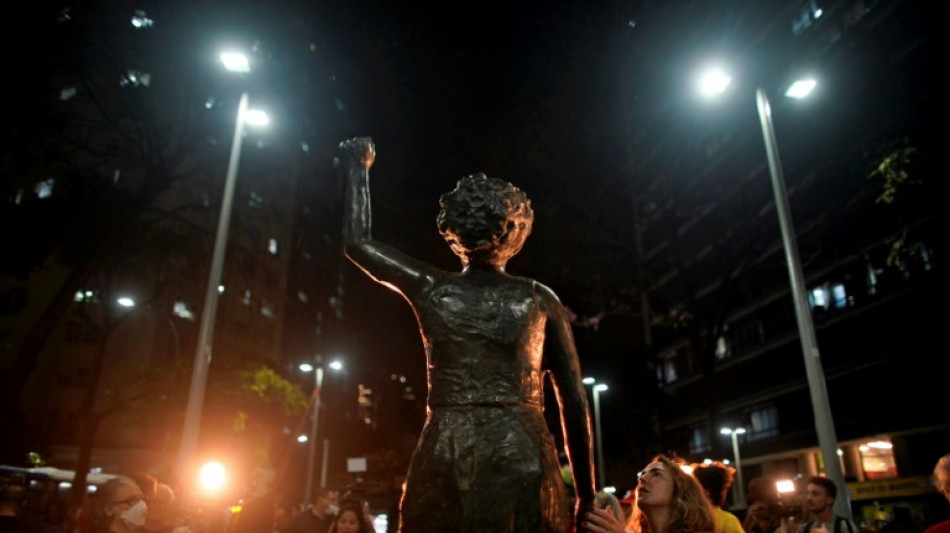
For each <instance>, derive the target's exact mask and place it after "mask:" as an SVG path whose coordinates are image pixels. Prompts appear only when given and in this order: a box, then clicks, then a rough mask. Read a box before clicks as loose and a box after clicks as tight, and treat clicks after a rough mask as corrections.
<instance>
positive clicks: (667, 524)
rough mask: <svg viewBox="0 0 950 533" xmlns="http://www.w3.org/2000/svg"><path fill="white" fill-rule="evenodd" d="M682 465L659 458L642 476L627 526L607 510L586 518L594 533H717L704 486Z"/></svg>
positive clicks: (662, 456)
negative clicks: (685, 470)
mask: <svg viewBox="0 0 950 533" xmlns="http://www.w3.org/2000/svg"><path fill="white" fill-rule="evenodd" d="M681 465H683V463H682V462H680V461H678V460H674V459H670V458H669V457H666V456H665V455H658V456H656V457H655V458H654V459H653V461H652V462H651V463H650V464H648V465H647V466H646V468H644V469H643V471H642V472H640V474H639V476H638V477H639V478H640V480H639V482H638V483H637V490H636V501H635V503H634V505H633V512H632V513H631V514H630V520H628V521H627V524H626V526H624V524H623V522H621V521H620V520H618V519H617V518H616V517H615V516H614V514H613V513H612V512H610V511H608V510H606V509H600V508H597V509H593V510H592V511H590V512H588V513H587V515H586V516H585V521H584V524H583V527H584V531H588V532H591V533H713V532H714V531H716V518H715V515H714V514H713V508H712V504H710V503H709V499H707V498H706V496H705V494H704V492H703V488H702V486H700V484H699V482H698V481H696V478H694V477H693V476H692V475H690V474H688V473H686V472H684V471H683V470H682V469H681V468H680V466H681Z"/></svg>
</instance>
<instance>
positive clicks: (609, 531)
mask: <svg viewBox="0 0 950 533" xmlns="http://www.w3.org/2000/svg"><path fill="white" fill-rule="evenodd" d="M581 527H583V528H584V529H583V530H582V531H586V532H589V533H625V530H624V527H623V522H621V521H620V520H618V519H617V517H615V516H614V514H613V513H612V512H611V511H610V510H608V509H597V508H594V509H591V510H590V511H588V512H587V513H585V514H584V520H583V522H581ZM578 533H582V532H578Z"/></svg>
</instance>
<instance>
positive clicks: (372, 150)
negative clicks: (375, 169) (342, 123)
mask: <svg viewBox="0 0 950 533" xmlns="http://www.w3.org/2000/svg"><path fill="white" fill-rule="evenodd" d="M340 153H341V154H342V155H343V159H344V161H345V162H346V164H347V165H348V166H349V165H352V164H358V165H360V166H362V167H366V168H367V169H368V168H369V167H371V166H373V162H374V161H376V145H375V144H373V138H372V137H354V138H352V139H350V140H348V141H343V142H341V143H340Z"/></svg>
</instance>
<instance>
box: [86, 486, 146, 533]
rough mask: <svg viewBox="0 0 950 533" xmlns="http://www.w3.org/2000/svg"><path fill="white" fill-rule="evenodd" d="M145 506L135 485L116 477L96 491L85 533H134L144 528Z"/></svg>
mask: <svg viewBox="0 0 950 533" xmlns="http://www.w3.org/2000/svg"><path fill="white" fill-rule="evenodd" d="M147 515H148V504H146V503H145V495H144V494H142V489H141V488H139V486H138V484H137V483H136V482H135V481H133V480H132V479H130V478H127V477H116V478H113V479H110V480H109V481H107V482H105V483H104V484H103V485H102V486H100V487H99V490H97V491H96V495H95V498H94V499H93V504H92V509H91V512H90V515H89V533H134V532H136V531H138V530H140V529H141V528H142V526H144V525H145V518H146V516H147Z"/></svg>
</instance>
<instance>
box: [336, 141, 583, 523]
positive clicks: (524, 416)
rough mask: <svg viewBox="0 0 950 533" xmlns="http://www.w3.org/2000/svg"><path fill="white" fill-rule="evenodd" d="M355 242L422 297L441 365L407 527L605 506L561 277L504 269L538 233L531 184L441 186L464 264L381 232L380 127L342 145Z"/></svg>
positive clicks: (387, 280)
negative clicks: (374, 231) (383, 237)
mask: <svg viewBox="0 0 950 533" xmlns="http://www.w3.org/2000/svg"><path fill="white" fill-rule="evenodd" d="M340 150H341V157H342V160H343V162H344V170H345V174H346V193H345V194H346V198H345V204H344V209H345V216H344V230H343V231H344V241H345V254H346V256H347V257H348V258H349V259H350V260H351V261H352V262H353V263H355V264H356V265H357V266H358V267H359V268H360V269H361V270H363V271H364V272H365V273H366V274H367V275H369V276H370V277H371V278H372V279H374V280H375V281H377V282H379V283H381V284H383V285H385V286H387V287H389V288H390V289H392V290H395V291H396V292H398V293H399V294H400V295H402V296H403V297H404V298H405V299H406V301H408V302H409V304H410V305H411V306H412V309H413V311H414V313H415V316H416V319H417V322H418V324H419V329H420V333H421V334H422V341H423V346H424V349H425V354H426V362H427V365H428V381H429V392H428V398H427V418H426V422H425V425H424V426H423V429H422V434H421V436H420V437H419V441H418V444H417V446H416V449H415V451H414V452H413V456H412V460H411V462H410V465H409V472H408V476H407V479H406V484H405V487H404V491H403V495H402V499H401V501H400V517H399V531H400V532H402V533H416V532H424V533H440V532H479V533H497V532H505V531H507V532H529V531H530V532H568V531H571V530H572V529H573V528H575V527H576V528H577V530H578V531H580V527H578V526H577V524H580V522H581V521H582V519H583V515H584V512H585V511H586V510H589V509H591V508H592V507H593V502H594V482H593V479H594V475H593V472H594V468H593V462H592V452H591V430H590V428H591V424H590V414H589V410H588V406H587V398H586V394H585V391H584V385H583V384H582V382H581V379H582V376H581V369H580V364H579V362H578V357H577V350H576V348H575V346H574V339H573V334H572V332H571V326H570V321H569V319H568V316H567V312H566V310H565V309H564V307H563V306H562V305H561V302H560V300H559V299H558V297H557V296H556V295H555V294H554V292H553V291H551V289H549V288H548V287H546V286H544V285H542V284H541V283H539V282H537V281H535V280H532V279H528V278H524V277H518V276H512V275H510V274H508V273H506V272H505V265H506V263H507V262H508V260H509V259H510V258H511V257H513V256H514V255H515V254H517V253H518V252H519V251H520V250H521V247H522V245H523V244H524V242H525V239H526V238H527V237H528V235H529V234H530V233H531V226H532V221H533V217H534V214H533V211H532V210H531V203H530V201H529V200H528V198H527V195H526V194H525V193H524V192H523V191H521V190H520V189H518V188H517V187H515V186H513V185H512V184H510V183H508V182H505V181H502V180H499V179H496V178H489V177H487V176H485V175H484V174H474V175H470V176H467V177H464V178H462V179H461V180H459V181H458V183H457V186H456V188H455V190H453V191H451V192H448V193H446V194H443V195H442V197H441V198H440V204H441V208H442V209H441V211H440V212H439V214H438V217H437V219H436V223H437V226H438V229H439V232H440V233H441V234H442V236H443V237H444V238H445V240H446V241H447V242H448V244H449V246H450V247H451V249H452V251H453V252H454V253H455V254H456V255H457V256H458V257H459V258H460V259H461V261H462V270H461V272H448V271H443V270H441V269H438V268H435V267H433V266H431V265H429V264H426V263H424V262H422V261H418V260H416V259H413V258H412V257H409V256H408V255H406V254H404V253H402V252H400V251H399V250H397V249H395V248H394V247H392V246H389V245H387V244H384V243H382V242H379V241H376V240H374V239H373V238H372V237H371V235H370V226H371V223H370V189H369V169H370V167H371V166H372V165H373V162H374V161H375V157H376V149H375V146H374V144H373V141H372V139H371V138H369V137H361V138H354V139H351V140H349V141H346V142H344V143H341V145H340ZM546 375H549V376H550V378H551V382H553V385H554V392H555V394H556V398H557V400H558V404H559V406H560V419H561V427H562V431H563V436H564V444H565V451H566V455H567V458H568V461H569V463H570V465H571V469H572V471H573V476H574V490H575V493H576V499H575V504H574V510H573V517H572V516H571V510H570V509H569V506H568V503H567V497H566V492H565V487H564V480H563V478H562V476H561V471H560V464H559V461H558V454H557V447H556V445H555V442H554V439H553V436H552V435H551V432H550V431H549V429H548V427H547V424H546V421H545V418H544V415H543V399H544V396H543V390H542V387H543V381H544V379H545V376H546Z"/></svg>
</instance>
